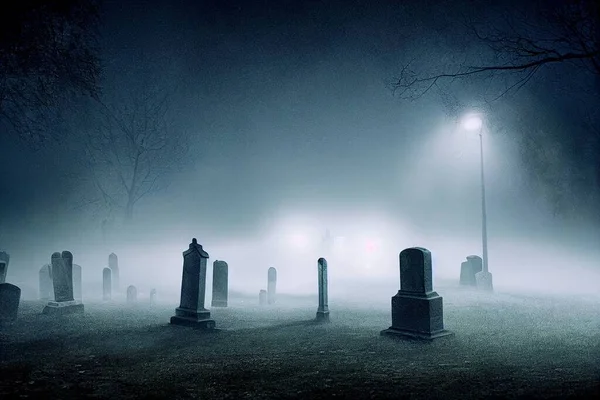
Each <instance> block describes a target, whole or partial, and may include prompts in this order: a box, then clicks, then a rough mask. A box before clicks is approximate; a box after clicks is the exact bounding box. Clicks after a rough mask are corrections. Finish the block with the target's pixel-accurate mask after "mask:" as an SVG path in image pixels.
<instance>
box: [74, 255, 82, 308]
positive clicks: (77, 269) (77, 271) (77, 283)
mask: <svg viewBox="0 0 600 400" xmlns="http://www.w3.org/2000/svg"><path fill="white" fill-rule="evenodd" d="M81 284H82V282H81V265H78V264H73V298H74V299H75V300H78V301H81V300H82V296H81Z"/></svg>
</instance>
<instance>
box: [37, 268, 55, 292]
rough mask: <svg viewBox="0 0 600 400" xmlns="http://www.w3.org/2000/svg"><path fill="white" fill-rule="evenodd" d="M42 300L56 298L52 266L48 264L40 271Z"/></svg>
mask: <svg viewBox="0 0 600 400" xmlns="http://www.w3.org/2000/svg"><path fill="white" fill-rule="evenodd" d="M39 286H40V287H39V290H40V293H39V298H40V300H54V285H53V283H52V266H51V265H50V264H46V265H44V266H42V268H40V272H39Z"/></svg>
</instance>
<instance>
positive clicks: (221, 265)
mask: <svg viewBox="0 0 600 400" xmlns="http://www.w3.org/2000/svg"><path fill="white" fill-rule="evenodd" d="M228 274H229V266H228V265H227V263H226V262H225V261H219V260H216V261H215V262H214V263H213V284H212V302H211V307H227V297H228V296H227V295H228V285H229V284H228V282H227V280H228Z"/></svg>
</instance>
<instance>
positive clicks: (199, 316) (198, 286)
mask: <svg viewBox="0 0 600 400" xmlns="http://www.w3.org/2000/svg"><path fill="white" fill-rule="evenodd" d="M208 257H209V256H208V253H207V252H206V251H204V250H203V249H202V245H200V244H198V241H197V240H196V239H195V238H194V239H192V243H190V246H189V249H188V250H186V251H184V252H183V274H182V279H181V302H180V304H179V307H177V308H176V309H175V315H174V316H172V317H171V324H174V325H184V326H192V327H195V328H199V329H214V328H215V325H216V324H215V321H214V320H212V319H210V311H208V310H207V309H205V308H204V300H205V296H206V260H207V259H208Z"/></svg>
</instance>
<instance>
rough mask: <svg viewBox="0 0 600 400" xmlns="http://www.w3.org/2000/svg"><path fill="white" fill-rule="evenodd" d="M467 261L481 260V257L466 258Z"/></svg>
mask: <svg viewBox="0 0 600 400" xmlns="http://www.w3.org/2000/svg"><path fill="white" fill-rule="evenodd" d="M467 260H481V257H479V256H475V255H472V256H467Z"/></svg>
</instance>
